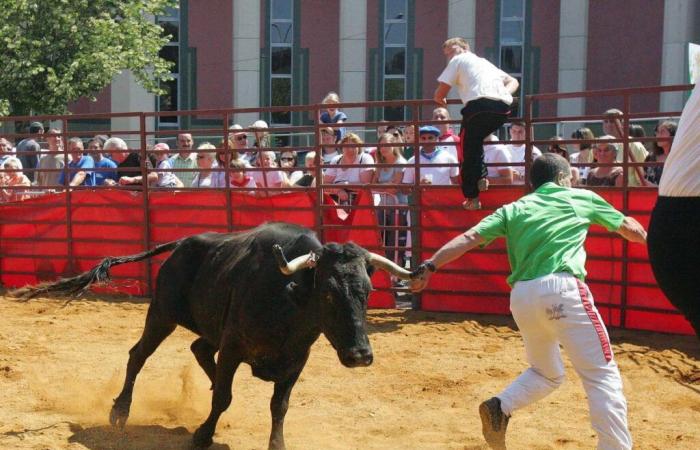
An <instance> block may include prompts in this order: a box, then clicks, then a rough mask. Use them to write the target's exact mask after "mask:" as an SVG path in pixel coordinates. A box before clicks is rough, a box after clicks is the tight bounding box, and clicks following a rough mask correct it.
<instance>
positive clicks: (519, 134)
mask: <svg viewBox="0 0 700 450" xmlns="http://www.w3.org/2000/svg"><path fill="white" fill-rule="evenodd" d="M510 140H511V141H524V140H525V122H513V123H512V124H511V126H510ZM508 150H510V160H511V162H514V163H524V162H525V153H526V148H525V144H508ZM538 156H542V152H541V151H540V149H539V148H537V147H536V146H534V145H533V146H532V160H534V159H535V158H537V157H538ZM530 163H532V161H530ZM513 183H515V184H524V183H525V166H524V165H523V166H513Z"/></svg>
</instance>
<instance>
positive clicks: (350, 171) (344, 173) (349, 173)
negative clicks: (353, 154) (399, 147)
mask: <svg viewBox="0 0 700 450" xmlns="http://www.w3.org/2000/svg"><path fill="white" fill-rule="evenodd" d="M342 157H343V155H338V156H336V157H335V158H333V160H332V161H331V164H330V165H328V166H326V175H328V176H329V177H330V176H332V177H334V178H333V184H337V183H349V184H360V183H362V182H361V181H360V172H363V171H365V170H370V168H367V169H365V168H363V167H348V168H346V169H341V168H338V167H334V165H336V164H341V162H340V159H341V158H342ZM344 164H374V158H372V156H371V155H370V154H369V153H364V152H363V153H360V155H359V156H358V157H357V158H355V161H353V162H352V163H349V162H348V163H344Z"/></svg>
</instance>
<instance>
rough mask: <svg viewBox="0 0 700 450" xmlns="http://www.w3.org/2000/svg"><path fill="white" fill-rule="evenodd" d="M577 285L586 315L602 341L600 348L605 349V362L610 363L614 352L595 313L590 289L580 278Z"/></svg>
mask: <svg viewBox="0 0 700 450" xmlns="http://www.w3.org/2000/svg"><path fill="white" fill-rule="evenodd" d="M576 284H577V285H578V293H579V295H580V296H581V303H583V308H584V309H585V310H586V314H588V317H589V318H590V319H591V322H592V323H593V328H595V332H596V333H597V334H598V340H599V341H600V346H601V347H602V349H603V355H605V361H606V362H610V360H612V350H610V341H609V340H608V336H607V335H606V334H605V328H603V324H602V323H601V321H600V317H599V316H598V314H596V312H595V311H593V305H592V304H591V300H590V299H589V298H588V289H586V285H585V284H583V282H582V281H581V280H579V279H578V278H577V279H576Z"/></svg>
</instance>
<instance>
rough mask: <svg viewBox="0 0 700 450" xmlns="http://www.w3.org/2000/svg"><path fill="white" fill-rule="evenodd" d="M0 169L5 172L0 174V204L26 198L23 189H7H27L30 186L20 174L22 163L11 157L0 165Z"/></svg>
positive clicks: (24, 176)
mask: <svg viewBox="0 0 700 450" xmlns="http://www.w3.org/2000/svg"><path fill="white" fill-rule="evenodd" d="M0 169H4V170H5V172H1V173H0V202H16V201H19V200H24V199H25V198H26V193H25V190H24V189H7V188H8V187H17V186H25V187H29V186H30V185H31V182H30V181H29V178H27V176H26V175H25V174H23V173H22V162H21V161H20V160H19V159H18V158H16V157H14V156H12V157H10V158H7V159H6V160H5V162H3V163H2V164H0Z"/></svg>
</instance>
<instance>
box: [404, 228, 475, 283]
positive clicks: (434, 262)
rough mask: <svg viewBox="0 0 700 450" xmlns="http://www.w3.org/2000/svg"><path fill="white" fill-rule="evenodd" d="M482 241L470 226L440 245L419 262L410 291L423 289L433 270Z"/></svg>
mask: <svg viewBox="0 0 700 450" xmlns="http://www.w3.org/2000/svg"><path fill="white" fill-rule="evenodd" d="M483 242H484V238H482V237H481V235H480V234H479V233H477V232H476V231H474V229H473V228H471V229H469V230H468V231H466V232H465V233H462V234H460V235H459V236H457V237H455V238H454V239H452V240H451V241H449V242H448V243H447V244H445V245H443V246H442V247H440V249H439V250H438V251H437V252H435V254H434V255H433V256H432V258H430V259H428V260H426V261H424V262H423V263H421V265H420V266H419V267H418V269H416V272H415V273H416V278H414V279H413V280H412V281H411V291H413V292H420V291H422V290H423V289H425V287H426V286H427V285H428V280H429V279H430V275H432V274H433V272H434V271H436V270H437V269H439V268H440V267H442V266H444V265H445V264H449V263H450V262H452V261H454V260H455V259H457V258H459V257H460V256H462V255H463V254H465V253H466V252H468V251H469V250H471V249H473V248H474V247H476V246H478V245H479V244H481V243H483Z"/></svg>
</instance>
